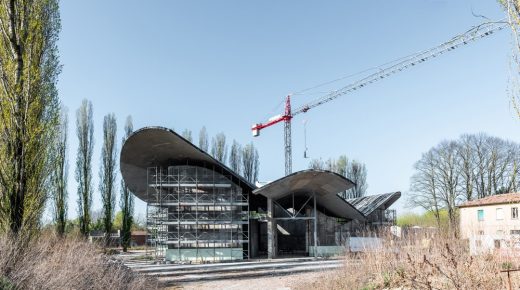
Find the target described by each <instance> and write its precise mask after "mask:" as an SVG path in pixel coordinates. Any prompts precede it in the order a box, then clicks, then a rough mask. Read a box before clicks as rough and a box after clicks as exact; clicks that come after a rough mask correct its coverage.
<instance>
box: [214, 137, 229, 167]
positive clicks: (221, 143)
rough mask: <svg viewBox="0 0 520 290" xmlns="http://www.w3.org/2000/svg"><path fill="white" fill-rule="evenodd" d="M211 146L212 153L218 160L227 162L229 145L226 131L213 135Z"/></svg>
mask: <svg viewBox="0 0 520 290" xmlns="http://www.w3.org/2000/svg"><path fill="white" fill-rule="evenodd" d="M211 143H212V146H211V155H213V157H215V159H217V160H218V161H220V162H222V163H226V159H227V151H228V146H227V144H226V135H224V133H218V134H217V135H216V136H215V137H213V140H212V142H211Z"/></svg>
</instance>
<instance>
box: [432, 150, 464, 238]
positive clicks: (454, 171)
mask: <svg viewBox="0 0 520 290" xmlns="http://www.w3.org/2000/svg"><path fill="white" fill-rule="evenodd" d="M457 147H458V146H457V143H456V142H455V141H450V142H448V141H445V142H442V143H441V144H439V146H437V148H436V149H435V150H436V151H437V152H436V156H437V158H438V162H437V174H436V176H437V177H438V182H437V184H438V189H439V190H438V192H439V197H440V200H441V202H442V204H443V205H444V206H445V208H446V210H447V211H448V219H449V227H450V229H451V231H450V232H451V233H456V232H457V231H456V226H457V222H456V211H455V209H456V206H457V201H458V199H459V190H458V189H459V181H460V172H459V166H458V165H459V160H458V153H457V149H458V148H457Z"/></svg>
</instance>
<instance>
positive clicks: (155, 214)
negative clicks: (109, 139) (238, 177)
mask: <svg viewBox="0 0 520 290" xmlns="http://www.w3.org/2000/svg"><path fill="white" fill-rule="evenodd" d="M147 176H148V177H147V180H148V189H147V194H148V203H147V226H148V232H149V237H148V243H149V244H151V245H152V246H154V247H155V249H156V251H155V252H156V255H157V258H164V259H165V260H169V261H197V262H212V261H215V262H216V261H223V260H241V259H244V258H248V257H249V192H244V189H243V187H241V186H240V184H239V183H240V182H238V184H237V183H235V182H233V181H232V180H233V178H232V177H231V176H226V175H225V174H224V173H220V172H217V171H215V170H214V169H208V168H204V167H199V166H193V165H175V166H169V167H166V168H164V167H152V168H148V172H147Z"/></svg>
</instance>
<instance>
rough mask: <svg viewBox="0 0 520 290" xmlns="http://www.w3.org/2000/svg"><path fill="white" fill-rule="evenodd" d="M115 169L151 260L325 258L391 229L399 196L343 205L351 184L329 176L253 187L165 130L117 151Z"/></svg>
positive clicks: (303, 174)
mask: <svg viewBox="0 0 520 290" xmlns="http://www.w3.org/2000/svg"><path fill="white" fill-rule="evenodd" d="M120 168H121V173H122V176H123V178H124V180H125V182H126V184H127V186H128V187H129V189H130V190H131V191H132V192H133V193H134V194H135V195H136V196H137V197H138V198H139V199H141V200H143V201H145V202H146V204H147V217H146V218H147V228H148V244H150V245H152V246H153V247H154V249H155V251H154V252H155V255H156V258H158V259H165V260H168V261H187V260H189V261H197V262H218V261H227V260H242V259H249V258H258V257H264V256H265V257H269V258H273V257H276V256H277V255H311V256H317V255H329V254H334V253H339V252H342V251H344V250H345V246H346V245H347V244H348V243H349V239H352V237H355V236H357V235H359V234H360V233H361V232H364V231H365V230H367V229H377V228H380V227H382V226H388V225H392V224H393V222H394V221H395V212H394V211H392V210H389V209H388V208H389V207H390V206H391V205H392V203H394V202H395V201H396V200H397V199H398V198H399V197H400V195H401V194H400V192H394V193H389V194H383V195H377V196H369V197H362V198H359V199H353V200H345V199H343V198H342V197H340V196H339V195H338V193H340V192H344V191H346V190H348V189H350V188H351V187H353V186H354V184H353V183H352V182H351V181H350V180H348V179H346V178H345V177H343V176H341V175H338V174H336V173H333V172H329V171H321V170H304V171H299V172H295V173H293V174H290V175H288V176H285V177H283V178H280V179H278V180H276V181H273V182H270V183H268V184H267V185H264V186H262V187H257V186H255V185H254V184H252V183H251V182H249V181H247V180H246V179H244V178H243V177H242V176H240V175H239V174H237V173H236V172H233V170H231V169H230V168H228V167H227V166H226V165H224V164H222V163H221V162H219V161H217V160H216V159H215V158H213V157H212V156H210V155H209V154H207V153H206V152H204V151H203V150H201V149H199V148H198V147H196V146H195V145H193V144H192V143H191V142H189V141H187V140H186V139H184V138H182V137H181V136H180V135H178V134H177V133H175V132H174V131H172V130H169V129H166V128H161V127H147V128H143V129H141V130H138V131H136V132H135V133H134V134H132V135H131V136H130V137H129V138H128V139H127V140H126V142H125V144H124V145H123V148H122V151H121V160H120Z"/></svg>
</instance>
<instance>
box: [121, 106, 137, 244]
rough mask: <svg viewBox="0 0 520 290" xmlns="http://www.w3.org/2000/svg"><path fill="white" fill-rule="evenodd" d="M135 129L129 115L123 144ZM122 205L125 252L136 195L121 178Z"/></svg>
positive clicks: (129, 235)
mask: <svg viewBox="0 0 520 290" xmlns="http://www.w3.org/2000/svg"><path fill="white" fill-rule="evenodd" d="M133 130H134V126H133V125H132V117H131V116H128V117H127V118H126V122H125V131H124V136H123V140H122V141H121V144H125V141H126V139H128V137H130V135H131V134H132V132H133ZM121 146H123V145H121ZM119 204H120V207H121V213H122V219H121V246H122V247H123V252H126V251H127V249H128V247H129V246H130V241H131V236H132V223H133V215H134V196H133V194H132V193H131V192H130V190H129V189H128V186H126V184H125V181H124V180H123V179H122V178H121V198H120V200H119Z"/></svg>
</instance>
